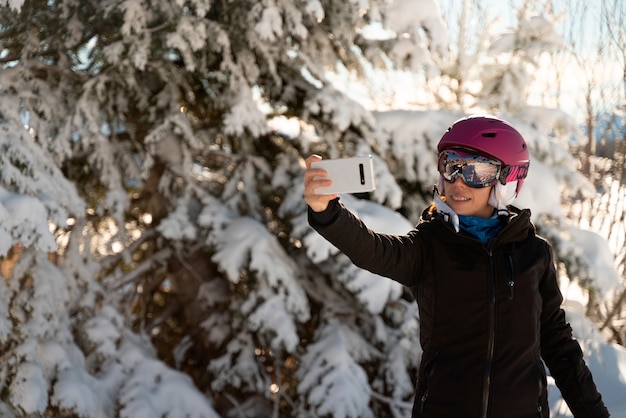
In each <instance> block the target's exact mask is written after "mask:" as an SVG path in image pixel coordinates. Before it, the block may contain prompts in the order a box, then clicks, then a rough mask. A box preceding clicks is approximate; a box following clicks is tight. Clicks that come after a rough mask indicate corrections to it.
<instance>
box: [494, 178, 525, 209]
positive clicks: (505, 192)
mask: <svg viewBox="0 0 626 418" xmlns="http://www.w3.org/2000/svg"><path fill="white" fill-rule="evenodd" d="M518 188H521V184H520V185H519V187H518V180H514V181H509V182H508V183H506V184H502V183H500V182H498V183H496V184H495V185H494V186H493V187H492V188H491V193H489V201H488V203H489V204H490V205H491V206H493V207H494V208H496V209H497V210H498V214H500V213H501V212H506V213H508V211H509V210H508V209H507V206H509V205H510V204H511V203H513V200H515V198H516V197H517V190H518Z"/></svg>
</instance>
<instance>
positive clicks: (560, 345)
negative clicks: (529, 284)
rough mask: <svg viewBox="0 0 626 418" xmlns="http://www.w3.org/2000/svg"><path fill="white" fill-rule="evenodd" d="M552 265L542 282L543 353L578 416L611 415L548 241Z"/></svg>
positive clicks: (585, 417) (572, 409) (558, 384)
mask: <svg viewBox="0 0 626 418" xmlns="http://www.w3.org/2000/svg"><path fill="white" fill-rule="evenodd" d="M545 245H546V248H547V251H548V252H549V254H550V256H549V260H548V261H549V265H548V266H547V268H546V273H545V275H544V277H543V278H542V281H541V283H540V292H541V295H542V298H543V311H542V314H541V355H542V357H543V360H544V362H545V363H546V366H547V367H548V369H549V370H550V374H551V375H552V377H553V378H554V380H555V382H556V385H557V387H558V388H559V390H560V391H561V395H563V399H565V402H567V405H568V406H569V408H570V410H571V412H572V414H574V417H576V418H604V417H608V416H610V414H609V411H608V410H607V408H606V406H605V405H604V402H603V401H602V396H601V395H600V393H599V392H598V390H597V388H596V385H595V383H594V381H593V377H592V375H591V372H590V370H589V368H588V367H587V364H586V363H585V360H584V358H583V353H582V350H581V348H580V344H579V343H578V341H576V340H575V339H574V338H573V336H572V328H571V326H570V325H569V324H568V323H567V322H566V318H565V312H564V311H563V309H561V303H562V302H563V296H562V295H561V291H560V289H559V286H558V282H557V279H556V271H555V268H554V261H553V257H552V248H551V247H550V245H549V244H548V243H547V242H546V243H545Z"/></svg>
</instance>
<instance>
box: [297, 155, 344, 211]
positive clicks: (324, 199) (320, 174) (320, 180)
mask: <svg viewBox="0 0 626 418" xmlns="http://www.w3.org/2000/svg"><path fill="white" fill-rule="evenodd" d="M321 159H322V157H320V156H319V155H316V154H313V155H311V156H309V158H307V159H306V171H305V172H304V201H305V202H306V204H307V205H309V206H310V207H311V209H313V211H315V212H322V211H324V210H326V208H327V207H328V202H330V201H331V200H333V199H336V198H337V196H338V195H336V194H317V193H315V190H316V189H317V188H318V187H323V186H330V185H331V184H332V181H331V180H330V179H328V178H326V177H327V176H328V173H326V171H325V170H322V169H319V168H311V164H312V163H314V162H315V161H320V160H321Z"/></svg>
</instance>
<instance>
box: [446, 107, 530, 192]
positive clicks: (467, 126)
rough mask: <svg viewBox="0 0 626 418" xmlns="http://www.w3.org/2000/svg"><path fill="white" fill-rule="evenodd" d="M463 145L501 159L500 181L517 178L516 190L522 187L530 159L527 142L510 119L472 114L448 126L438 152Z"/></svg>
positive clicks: (506, 181)
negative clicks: (504, 119)
mask: <svg viewBox="0 0 626 418" xmlns="http://www.w3.org/2000/svg"><path fill="white" fill-rule="evenodd" d="M450 148H462V149H466V150H470V151H475V152H477V153H478V154H481V155H485V156H487V157H492V158H495V159H497V160H499V161H500V162H501V163H502V168H501V172H500V177H499V181H500V183H501V184H503V185H504V184H506V183H509V182H512V181H517V188H516V191H515V194H516V195H517V194H518V193H519V191H520V190H521V188H522V184H523V183H524V179H525V178H526V175H527V174H528V165H529V163H530V159H529V153H528V146H527V145H526V141H524V138H523V137H522V135H521V134H520V133H519V132H518V131H517V130H516V129H515V128H514V127H513V126H511V125H510V124H509V123H507V122H505V121H503V120H502V119H498V118H496V117H493V116H470V117H466V118H463V119H459V120H457V121H456V122H454V123H453V124H452V126H450V127H449V128H448V130H447V131H446V132H445V133H444V134H443V136H442V137H441V139H440V140H439V144H438V145H437V152H438V153H440V152H441V151H444V150H447V149H450Z"/></svg>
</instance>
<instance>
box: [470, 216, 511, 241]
mask: <svg viewBox="0 0 626 418" xmlns="http://www.w3.org/2000/svg"><path fill="white" fill-rule="evenodd" d="M503 227H504V221H503V220H502V219H500V218H499V217H498V214H497V213H494V214H493V216H492V217H491V218H479V217H477V216H465V215H459V228H460V229H461V231H464V232H467V233H469V234H470V235H472V236H474V237H476V238H478V239H479V240H480V242H482V243H483V244H486V243H487V242H488V241H489V240H490V239H491V238H493V237H495V236H496V235H498V233H499V232H500V231H501V230H502V228H503Z"/></svg>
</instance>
